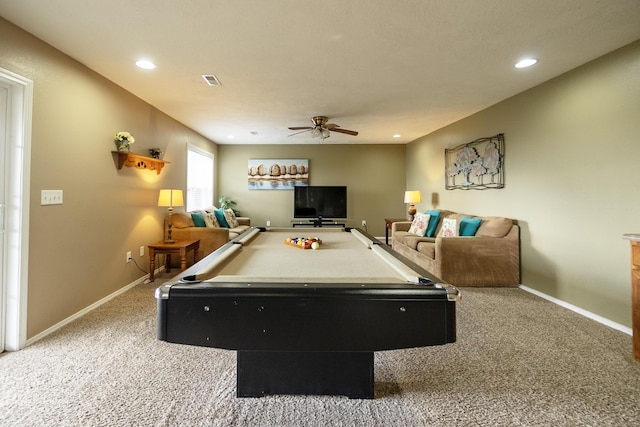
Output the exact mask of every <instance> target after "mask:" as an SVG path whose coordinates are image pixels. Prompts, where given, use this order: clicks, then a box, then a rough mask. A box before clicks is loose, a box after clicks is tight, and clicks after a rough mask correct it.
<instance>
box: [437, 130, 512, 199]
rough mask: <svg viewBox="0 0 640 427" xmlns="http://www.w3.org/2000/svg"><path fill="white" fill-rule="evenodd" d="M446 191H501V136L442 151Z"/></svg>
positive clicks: (502, 145)
mask: <svg viewBox="0 0 640 427" xmlns="http://www.w3.org/2000/svg"><path fill="white" fill-rule="evenodd" d="M444 164H445V172H444V174H445V189H447V190H455V189H460V190H486V189H488V188H503V187H504V134H502V133H500V134H498V135H495V136H491V137H488V138H480V139H476V140H475V141H472V142H469V143H467V144H462V145H458V146H457V147H455V148H447V149H445V150H444Z"/></svg>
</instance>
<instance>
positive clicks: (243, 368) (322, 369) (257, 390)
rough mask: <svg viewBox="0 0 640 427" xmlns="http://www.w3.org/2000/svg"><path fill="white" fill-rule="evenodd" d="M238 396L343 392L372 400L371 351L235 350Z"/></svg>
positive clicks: (350, 395)
mask: <svg viewBox="0 0 640 427" xmlns="http://www.w3.org/2000/svg"><path fill="white" fill-rule="evenodd" d="M237 362H238V366H237V369H238V375H237V392H236V393H237V396H238V397H261V396H264V395H270V394H300V395H319V394H322V395H342V396H347V397H349V398H351V399H373V392H374V381H373V352H366V351H364V352H331V351H318V352H305V351H238V358H237Z"/></svg>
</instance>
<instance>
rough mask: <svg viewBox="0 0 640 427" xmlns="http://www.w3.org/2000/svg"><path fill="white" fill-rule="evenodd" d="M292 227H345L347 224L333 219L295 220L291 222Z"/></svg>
mask: <svg viewBox="0 0 640 427" xmlns="http://www.w3.org/2000/svg"><path fill="white" fill-rule="evenodd" d="M291 226H292V227H293V228H296V227H345V226H346V223H344V222H339V221H334V220H331V219H322V218H314V219H311V218H310V219H307V220H299V219H294V220H291Z"/></svg>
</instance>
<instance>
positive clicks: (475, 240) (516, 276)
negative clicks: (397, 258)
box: [391, 210, 520, 286]
mask: <svg viewBox="0 0 640 427" xmlns="http://www.w3.org/2000/svg"><path fill="white" fill-rule="evenodd" d="M465 216H466V217H467V218H477V217H476V216H473V215H465V214H459V213H455V212H451V211H446V210H441V211H440V219H439V221H438V225H437V228H436V230H435V237H420V236H417V235H415V234H412V233H409V232H408V230H409V228H410V226H411V222H396V223H393V225H392V228H391V230H392V244H391V245H392V248H393V249H394V250H395V251H396V252H398V253H399V254H401V255H403V256H404V257H406V258H408V259H410V260H411V261H413V262H415V263H416V264H418V265H420V266H421V267H423V268H424V269H425V270H427V271H429V272H431V273H433V274H434V275H435V276H437V277H439V278H441V279H443V280H444V281H446V282H448V283H451V284H453V285H456V286H518V285H519V284H520V228H519V227H518V225H517V224H516V223H515V222H514V221H513V220H511V219H508V218H502V217H482V218H481V220H482V221H481V223H480V226H479V228H478V229H477V231H476V233H475V235H474V236H470V237H462V236H460V237H442V223H443V219H444V218H453V219H456V220H457V224H460V221H461V219H462V217H465Z"/></svg>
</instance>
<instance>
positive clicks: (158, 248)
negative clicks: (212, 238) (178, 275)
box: [148, 240, 200, 282]
mask: <svg viewBox="0 0 640 427" xmlns="http://www.w3.org/2000/svg"><path fill="white" fill-rule="evenodd" d="M148 248H149V281H151V282H153V281H154V279H155V278H154V270H155V269H156V255H157V254H165V255H166V256H167V258H166V260H165V263H164V264H165V265H164V266H165V271H166V272H167V273H169V272H171V254H180V271H184V270H185V269H186V268H187V252H189V251H191V250H192V251H193V262H196V260H197V259H198V249H199V248H200V240H176V241H175V243H165V242H164V241H162V240H161V241H159V242H158V243H154V244H152V245H149V246H148Z"/></svg>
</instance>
